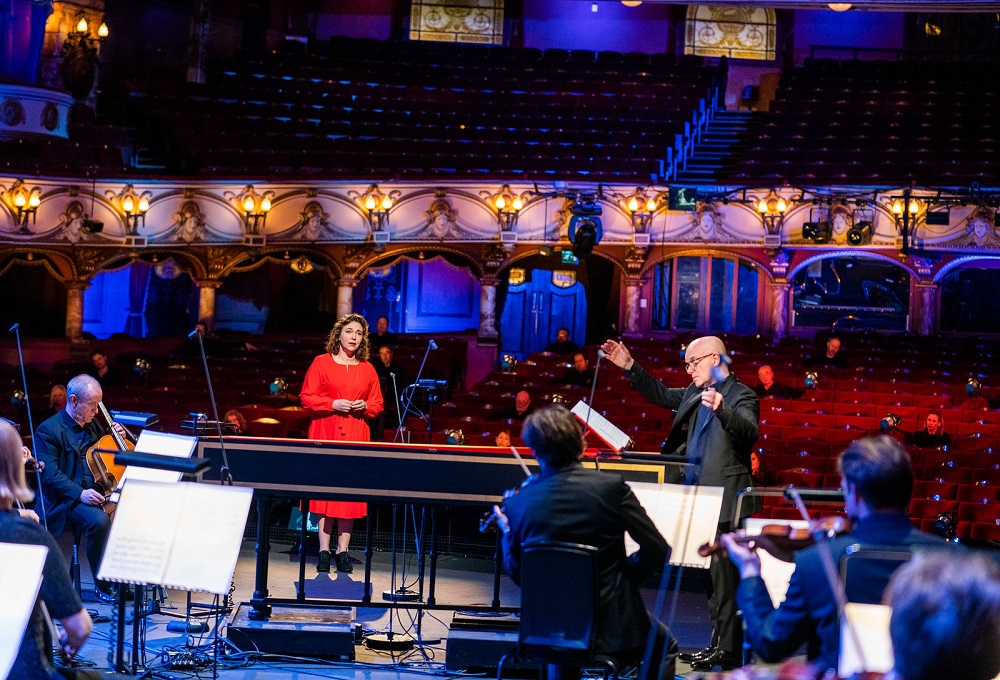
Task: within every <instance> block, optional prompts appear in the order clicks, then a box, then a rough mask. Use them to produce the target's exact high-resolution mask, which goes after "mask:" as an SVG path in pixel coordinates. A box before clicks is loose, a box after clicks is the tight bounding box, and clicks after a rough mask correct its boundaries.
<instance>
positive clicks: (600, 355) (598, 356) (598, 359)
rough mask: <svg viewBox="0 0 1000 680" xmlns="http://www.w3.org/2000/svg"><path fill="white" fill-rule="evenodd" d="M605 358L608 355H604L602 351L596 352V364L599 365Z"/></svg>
mask: <svg viewBox="0 0 1000 680" xmlns="http://www.w3.org/2000/svg"><path fill="white" fill-rule="evenodd" d="M606 356H608V355H607V354H605V353H604V350H603V349H598V350H597V364H598V365H600V363H601V359H603V358H604V357H606ZM595 372H596V366H595Z"/></svg>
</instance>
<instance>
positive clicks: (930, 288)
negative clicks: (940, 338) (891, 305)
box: [910, 282, 940, 335]
mask: <svg viewBox="0 0 1000 680" xmlns="http://www.w3.org/2000/svg"><path fill="white" fill-rule="evenodd" d="M916 288H917V299H916V300H915V302H916V305H912V304H911V305H910V310H911V312H910V313H911V314H914V313H915V316H916V317H917V318H916V323H915V324H914V326H915V328H911V330H914V331H916V332H917V334H918V335H934V333H936V332H937V328H938V324H939V321H940V320H939V318H938V312H939V308H938V293H939V292H940V288H939V287H938V285H937V284H936V283H933V282H928V283H923V282H921V283H918V284H917V286H916Z"/></svg>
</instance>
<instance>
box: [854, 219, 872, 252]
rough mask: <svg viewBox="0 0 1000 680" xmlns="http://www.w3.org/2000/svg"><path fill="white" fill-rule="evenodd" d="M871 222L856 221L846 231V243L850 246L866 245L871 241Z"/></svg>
mask: <svg viewBox="0 0 1000 680" xmlns="http://www.w3.org/2000/svg"><path fill="white" fill-rule="evenodd" d="M873 234H874V231H873V230H872V223H871V222H869V221H868V220H864V221H862V222H857V223H856V224H855V225H854V226H853V227H851V230H850V231H849V232H847V243H848V244H850V245H852V246H866V245H868V244H869V243H871V242H872V235H873Z"/></svg>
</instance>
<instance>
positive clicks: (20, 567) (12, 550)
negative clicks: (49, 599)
mask: <svg viewBox="0 0 1000 680" xmlns="http://www.w3.org/2000/svg"><path fill="white" fill-rule="evenodd" d="M48 552H49V549H48V548H46V547H45V546H44V545H21V544H19V543H0V602H2V603H3V606H2V607H0V678H6V677H7V676H8V675H9V674H10V669H11V667H12V666H13V665H14V659H16V658H17V652H18V650H19V649H20V648H21V640H22V639H23V638H24V629H25V628H26V627H27V625H28V619H29V618H30V617H31V610H32V608H34V606H35V598H36V597H38V589H39V587H40V586H41V584H42V569H43V568H44V567H45V556H46V555H47V554H48Z"/></svg>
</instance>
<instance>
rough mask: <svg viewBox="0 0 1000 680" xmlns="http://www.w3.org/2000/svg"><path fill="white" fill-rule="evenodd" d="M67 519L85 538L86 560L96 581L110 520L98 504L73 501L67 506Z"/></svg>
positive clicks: (109, 529) (106, 541)
mask: <svg viewBox="0 0 1000 680" xmlns="http://www.w3.org/2000/svg"><path fill="white" fill-rule="evenodd" d="M67 521H68V522H69V524H71V525H72V526H73V527H75V528H76V529H78V530H79V531H80V533H82V534H83V536H84V537H85V538H86V540H87V561H88V562H89V563H90V571H92V572H93V574H94V581H95V582H96V581H97V572H98V571H99V570H100V568H101V559H102V558H103V557H104V546H106V545H107V543H108V534H109V533H110V531H111V520H110V519H108V515H107V514H106V513H105V512H104V510H102V509H101V508H100V507H99V506H95V505H86V504H84V503H74V504H73V505H71V506H70V508H69V512H68V514H67Z"/></svg>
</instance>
